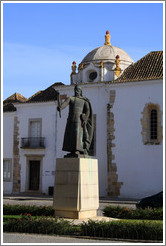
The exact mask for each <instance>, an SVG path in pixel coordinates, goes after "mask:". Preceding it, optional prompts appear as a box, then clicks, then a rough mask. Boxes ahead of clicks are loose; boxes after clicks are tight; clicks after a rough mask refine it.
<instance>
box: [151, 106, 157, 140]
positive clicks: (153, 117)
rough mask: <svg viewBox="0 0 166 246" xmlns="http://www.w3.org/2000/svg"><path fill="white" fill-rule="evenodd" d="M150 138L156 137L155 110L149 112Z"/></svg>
mask: <svg viewBox="0 0 166 246" xmlns="http://www.w3.org/2000/svg"><path fill="white" fill-rule="evenodd" d="M150 139H157V110H156V109H152V110H151V112H150Z"/></svg>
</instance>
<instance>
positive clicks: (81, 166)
mask: <svg viewBox="0 0 166 246" xmlns="http://www.w3.org/2000/svg"><path fill="white" fill-rule="evenodd" d="M53 206H54V208H55V216H59V217H66V218H72V219H84V218H90V217H96V216H97V209H98V207H99V192H98V160H97V159H90V158H60V159H57V160H56V172H55V186H54V202H53Z"/></svg>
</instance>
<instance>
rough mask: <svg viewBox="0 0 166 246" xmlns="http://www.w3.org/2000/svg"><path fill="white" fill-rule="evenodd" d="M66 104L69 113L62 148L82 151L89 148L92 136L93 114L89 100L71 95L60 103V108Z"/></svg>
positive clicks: (69, 150) (70, 150)
mask: <svg viewBox="0 0 166 246" xmlns="http://www.w3.org/2000/svg"><path fill="white" fill-rule="evenodd" d="M67 105H69V115H68V119H67V124H66V129H65V134H64V141H63V148H62V150H64V151H68V152H76V151H79V152H80V153H84V150H85V149H86V150H87V151H88V150H89V148H90V144H91V141H92V136H93V122H92V120H93V115H92V109H91V105H90V102H89V100H88V99H86V98H84V97H81V96H80V97H75V96H73V97H70V98H68V99H67V100H66V101H65V102H64V103H63V104H62V106H61V107H62V109H63V108H65V107H66V106H67ZM82 118H84V120H85V121H83V119H82ZM83 122H84V123H85V124H83Z"/></svg>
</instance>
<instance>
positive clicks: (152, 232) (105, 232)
mask: <svg viewBox="0 0 166 246" xmlns="http://www.w3.org/2000/svg"><path fill="white" fill-rule="evenodd" d="M81 233H82V235H85V236H91V237H107V238H119V239H134V240H156V241H162V239H163V224H162V222H161V221H155V222H152V221H150V222H149V221H126V220H117V221H111V222H103V221H98V222H95V221H92V220H89V221H88V223H83V224H82V225H81Z"/></svg>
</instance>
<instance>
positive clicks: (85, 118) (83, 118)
mask: <svg viewBox="0 0 166 246" xmlns="http://www.w3.org/2000/svg"><path fill="white" fill-rule="evenodd" d="M80 117H81V121H82V126H84V125H85V124H86V121H87V117H86V115H85V114H81V116H80Z"/></svg>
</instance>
